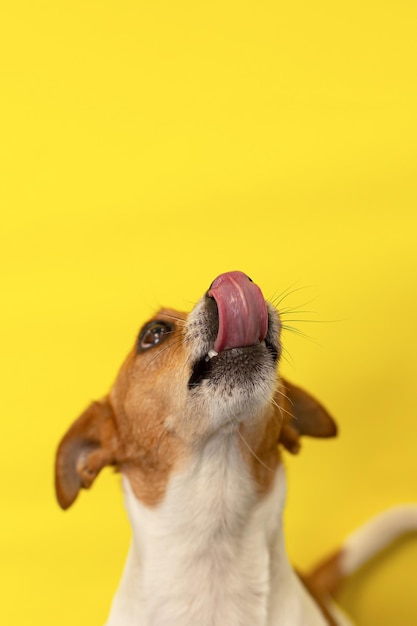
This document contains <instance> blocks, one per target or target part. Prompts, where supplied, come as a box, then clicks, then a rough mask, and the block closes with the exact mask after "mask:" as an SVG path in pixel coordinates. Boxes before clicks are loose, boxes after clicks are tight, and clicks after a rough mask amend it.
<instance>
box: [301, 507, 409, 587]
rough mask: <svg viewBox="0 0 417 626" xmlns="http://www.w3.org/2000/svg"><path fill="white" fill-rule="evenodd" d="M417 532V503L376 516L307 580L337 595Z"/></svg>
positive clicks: (354, 533)
mask: <svg viewBox="0 0 417 626" xmlns="http://www.w3.org/2000/svg"><path fill="white" fill-rule="evenodd" d="M413 531H414V532H415V531H417V504H404V505H401V506H397V507H394V508H392V509H389V510H388V511H385V512H384V513H380V514H379V515H377V516H376V517H373V518H372V519H370V520H369V521H368V522H366V523H365V524H364V525H363V526H361V527H360V528H358V529H357V530H355V531H354V532H353V533H352V534H351V535H349V536H348V537H347V539H346V540H345V542H344V544H343V546H342V547H341V548H340V550H338V551H337V552H335V553H333V554H331V555H330V556H329V557H327V558H326V559H325V560H324V561H322V562H321V563H319V565H318V566H317V567H315V568H314V569H313V570H312V572H310V573H309V574H308V575H307V581H308V582H309V584H310V585H311V586H312V587H313V588H315V589H316V590H317V591H318V592H319V593H321V594H328V593H330V594H333V593H334V592H335V591H337V589H338V588H339V586H340V584H341V583H342V581H343V580H344V579H345V578H346V577H347V576H350V575H351V574H353V573H354V572H356V571H357V570H358V569H359V568H360V567H362V565H364V564H365V563H367V562H368V561H369V560H370V559H372V558H373V557H374V556H376V555H377V554H378V553H379V552H380V551H381V550H383V549H384V548H386V547H387V546H389V545H390V544H391V543H392V542H393V541H395V539H398V538H399V537H401V536H402V535H404V534H405V533H409V532H413Z"/></svg>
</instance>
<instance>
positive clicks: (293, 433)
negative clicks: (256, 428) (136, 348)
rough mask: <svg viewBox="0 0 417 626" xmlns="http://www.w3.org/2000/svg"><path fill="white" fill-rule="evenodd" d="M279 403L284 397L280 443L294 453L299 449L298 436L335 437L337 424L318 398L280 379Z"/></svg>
mask: <svg viewBox="0 0 417 626" xmlns="http://www.w3.org/2000/svg"><path fill="white" fill-rule="evenodd" d="M281 383H282V387H281V391H280V392H279V398H277V400H279V403H280V404H281V405H282V398H283V397H284V398H285V412H286V415H285V418H284V421H283V425H282V430H281V435H280V439H279V441H280V443H282V444H283V445H284V446H285V447H286V448H287V450H289V451H290V452H292V453H293V454H296V453H297V452H298V451H299V449H300V441H299V440H300V436H301V435H307V436H308V437H335V436H336V435H337V426H336V423H335V421H334V419H333V418H332V417H331V415H330V414H329V413H328V411H327V410H326V409H325V408H324V406H323V405H322V404H320V402H318V400H316V399H315V398H313V396H311V395H310V394H309V393H307V392H306V391H304V390H303V389H301V388H300V387H296V386H295V385H293V384H292V383H290V382H288V381H287V380H285V379H281Z"/></svg>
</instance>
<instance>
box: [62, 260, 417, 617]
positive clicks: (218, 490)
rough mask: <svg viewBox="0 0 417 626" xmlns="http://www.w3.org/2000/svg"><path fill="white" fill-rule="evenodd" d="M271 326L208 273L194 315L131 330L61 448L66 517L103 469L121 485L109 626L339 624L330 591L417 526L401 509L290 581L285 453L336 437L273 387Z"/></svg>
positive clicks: (269, 316)
mask: <svg viewBox="0 0 417 626" xmlns="http://www.w3.org/2000/svg"><path fill="white" fill-rule="evenodd" d="M280 329H281V323H280V318H279V314H278V312H277V311H276V309H275V308H274V307H273V306H272V305H271V304H269V303H268V302H265V299H264V297H263V295H262V292H261V290H260V288H259V287H258V286H257V285H256V284H255V283H253V282H252V281H251V280H250V279H249V278H248V277H247V276H246V275H245V274H243V273H242V272H228V273H226V274H222V275H220V276H218V277H217V278H216V279H215V280H214V282H213V283H212V285H211V286H210V288H209V289H208V291H207V292H206V293H205V295H204V296H203V297H202V298H201V299H200V300H199V302H198V303H197V304H196V306H195V307H194V308H193V310H192V311H191V313H189V314H186V313H182V312H179V311H175V310H172V309H162V310H160V311H159V312H158V313H157V315H155V317H153V318H152V319H151V320H150V321H149V322H147V323H146V324H145V325H144V326H143V327H142V329H141V331H140V333H139V337H138V340H137V343H136V345H135V346H134V348H133V349H132V351H131V352H130V353H129V355H128V356H127V359H126V361H125V362H124V364H123V365H122V367H121V370H120V373H119V375H118V377H117V379H116V382H115V384H114V386H113V387H112V389H111V391H110V393H109V395H108V396H106V397H105V398H103V399H102V400H100V401H98V402H94V403H93V404H91V406H89V407H88V408H87V410H86V411H85V412H84V413H83V414H82V415H81V417H80V418H79V419H78V420H77V421H76V422H75V423H74V424H73V426H72V427H71V428H70V429H69V431H68V432H67V434H66V435H65V437H64V438H63V440H62V441H61V444H60V446H59V449H58V452H57V459H56V492H57V498H58V501H59V504H60V505H61V507H62V508H64V509H66V508H68V507H69V506H70V505H71V504H72V503H73V502H74V500H75V499H76V497H77V495H78V492H79V491H80V489H81V488H88V487H90V485H91V484H92V482H93V481H94V479H95V478H96V476H97V475H98V473H99V472H100V470H101V469H102V468H103V467H104V466H106V465H113V466H115V467H116V468H117V469H118V470H119V471H120V472H121V473H122V476H123V490H124V497H125V502H126V507H127V511H128V514H129V517H130V521H131V524H132V530H133V541H132V545H131V548H130V552H129V555H128V559H127V563H126V566H125V570H124V573H123V576H122V580H121V583H120V586H119V589H118V591H117V594H116V596H115V598H114V600H113V604H112V608H111V612H110V616H109V619H108V622H107V626H323V625H326V624H327V625H329V624H333V625H339V626H342V625H347V624H350V622H349V621H348V620H347V618H346V617H345V616H344V615H343V614H342V613H341V611H339V610H338V609H337V608H336V607H335V606H334V605H333V604H332V602H331V601H330V594H331V593H332V592H333V591H334V590H335V589H336V588H337V586H338V585H339V583H340V582H341V580H342V579H343V578H344V577H345V576H347V575H349V574H351V573H353V572H354V571H356V570H357V569H358V568H359V567H360V566H361V565H362V564H363V563H364V562H365V561H366V560H367V559H369V558H371V557H372V556H373V555H374V554H375V553H376V552H377V551H379V550H380V549H381V548H383V547H384V546H385V545H387V544H388V543H389V542H390V541H392V540H393V539H395V538H396V537H397V536H399V535H400V534H402V533H404V532H407V531H409V530H415V529H416V528H417V506H415V505H405V506H401V507H397V508H396V509H393V510H391V511H388V512H387V513H385V514H382V515H380V516H379V517H377V518H375V519H374V520H373V521H371V522H368V524H367V525H365V526H364V527H362V528H361V529H359V530H358V531H356V532H355V533H353V534H352V535H351V536H350V537H349V538H348V540H347V541H346V542H345V543H344V545H343V547H342V548H341V549H340V550H339V551H338V552H336V553H335V554H333V555H332V556H331V557H329V558H328V559H326V560H324V561H323V563H322V564H321V565H319V566H318V567H317V568H316V569H315V570H314V571H313V572H312V573H310V574H309V575H308V576H305V577H300V576H299V575H297V574H296V573H295V572H294V570H293V569H292V568H291V566H290V563H289V561H288V558H287V554H286V551H285V546H284V536H283V522H282V514H283V509H284V504H285V492H286V482H285V473H284V467H283V463H282V454H281V448H286V449H287V450H289V451H290V452H292V453H297V452H298V450H299V448H300V437H301V436H302V435H308V436H312V437H333V436H334V435H335V434H336V425H335V423H334V421H333V419H332V417H331V416H330V415H329V413H328V412H327V410H326V409H325V408H324V407H323V406H322V405H321V404H320V403H319V402H317V401H316V400H315V399H314V398H313V397H312V396H310V395H309V394H308V393H306V392H305V391H302V390H301V389H299V388H298V387H295V386H294V385H292V384H291V383H289V382H288V381H286V380H284V379H283V378H281V377H280V376H279V375H278V374H277V364H278V362H279V359H280V354H281V345H280Z"/></svg>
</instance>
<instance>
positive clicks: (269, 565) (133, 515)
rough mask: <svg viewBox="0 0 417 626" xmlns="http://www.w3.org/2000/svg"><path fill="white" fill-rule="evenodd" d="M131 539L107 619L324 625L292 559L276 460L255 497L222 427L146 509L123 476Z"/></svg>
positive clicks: (120, 625) (186, 625)
mask: <svg viewBox="0 0 417 626" xmlns="http://www.w3.org/2000/svg"><path fill="white" fill-rule="evenodd" d="M123 485H124V491H125V498H126V505H127V509H128V513H129V516H130V521H131V524H132V529H133V542H132V546H131V549H130V553H129V557H128V561H127V564H126V568H125V572H124V575H123V578H122V581H121V584H120V587H119V590H118V592H117V594H116V597H115V599H114V602H113V605H112V610H111V614H110V617H109V621H108V623H107V626H197V625H198V626H278V625H279V626H324V625H325V624H326V621H325V620H324V618H323V616H322V614H321V612H320V610H319V609H318V608H317V606H316V605H315V603H314V602H313V600H312V599H311V598H310V596H309V595H308V594H307V592H306V591H305V590H304V587H303V586H302V584H301V583H300V581H299V580H298V578H297V576H296V575H295V573H294V572H293V570H292V568H291V566H290V563H289V561H288V558H287V555H286V552H285V546H284V538H283V529H282V511H283V508H284V502H285V492H286V482H285V474H284V470H283V468H282V467H280V468H279V470H278V472H277V476H276V480H275V483H274V486H273V489H272V490H271V492H270V493H269V494H268V495H267V496H266V497H265V498H263V499H259V496H258V495H257V493H256V486H255V484H254V482H253V481H252V479H251V477H250V475H249V471H248V468H247V466H246V464H245V462H244V460H243V458H242V456H241V453H240V451H239V449H238V445H237V442H236V439H235V437H233V436H231V435H230V434H229V435H224V434H223V435H222V436H220V435H218V436H215V437H212V438H211V439H210V440H209V441H208V442H206V444H205V445H204V447H203V448H201V449H200V450H199V451H198V452H197V453H196V455H195V457H194V459H193V460H191V461H190V462H189V463H188V465H187V466H186V467H185V468H183V470H182V471H181V472H180V473H177V474H174V475H173V476H172V477H171V480H170V483H169V486H168V490H167V493H166V495H165V498H164V500H163V502H161V503H160V504H159V505H158V506H156V507H153V508H149V507H146V506H144V505H143V504H142V503H141V502H139V501H138V500H137V499H136V497H135V496H134V494H133V492H132V489H131V487H130V484H129V482H128V480H127V479H126V478H125V479H124V480H123Z"/></svg>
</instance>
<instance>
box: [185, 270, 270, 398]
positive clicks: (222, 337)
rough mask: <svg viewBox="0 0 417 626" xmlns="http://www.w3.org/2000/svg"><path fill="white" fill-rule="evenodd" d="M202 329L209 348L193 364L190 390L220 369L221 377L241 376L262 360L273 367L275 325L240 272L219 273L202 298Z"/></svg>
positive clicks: (257, 291) (253, 286)
mask: <svg viewBox="0 0 417 626" xmlns="http://www.w3.org/2000/svg"><path fill="white" fill-rule="evenodd" d="M199 326H200V327H201V325H199ZM204 326H205V327H206V328H205V333H206V335H207V337H206V339H207V345H208V346H209V349H208V350H207V351H206V352H205V353H204V355H203V356H202V357H201V358H198V359H197V360H196V361H195V362H194V364H193V367H192V371H191V376H190V378H189V381H188V387H189V389H193V388H195V387H197V386H199V385H200V383H202V381H203V380H206V379H210V380H211V379H213V378H215V377H216V376H217V375H220V370H221V373H222V375H223V374H225V373H228V372H229V373H231V369H234V370H236V369H237V368H240V371H241V374H242V376H243V375H244V373H245V372H246V373H247V372H249V371H252V370H253V369H256V366H257V364H259V362H260V361H261V360H262V359H263V360H265V359H266V358H268V359H269V360H271V359H272V361H273V364H274V365H275V364H276V361H277V360H278V357H279V345H278V338H277V332H276V331H277V328H276V323H275V324H274V321H273V320H271V312H270V311H269V310H268V307H267V304H266V302H265V299H264V297H263V294H262V291H261V290H260V288H259V287H258V286H257V285H256V284H255V283H254V282H253V281H252V280H251V279H250V278H248V276H246V275H245V274H243V273H242V272H228V273H226V274H221V275H220V276H219V277H218V278H216V280H215V281H214V282H213V283H212V285H211V286H210V288H209V290H208V291H207V293H206V296H205V298H204ZM274 326H275V328H271V327H274ZM235 373H236V372H235Z"/></svg>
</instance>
